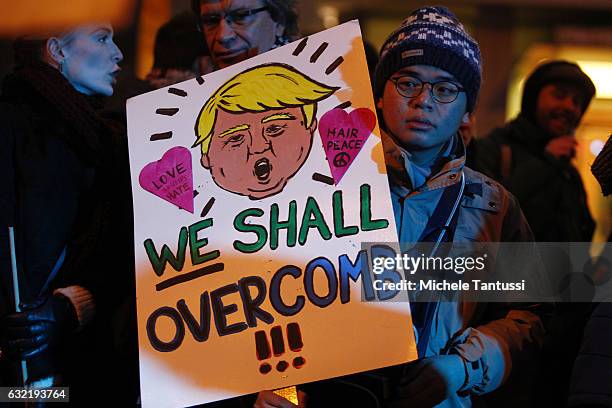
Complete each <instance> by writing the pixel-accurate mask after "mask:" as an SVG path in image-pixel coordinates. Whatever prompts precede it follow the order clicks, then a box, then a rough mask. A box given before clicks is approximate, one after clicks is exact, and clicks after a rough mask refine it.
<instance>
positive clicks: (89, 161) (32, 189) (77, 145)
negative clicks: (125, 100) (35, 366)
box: [0, 64, 135, 401]
mask: <svg viewBox="0 0 612 408" xmlns="http://www.w3.org/2000/svg"><path fill="white" fill-rule="evenodd" d="M95 104H96V102H95V101H94V100H93V99H91V98H88V97H85V96H84V95H81V94H79V93H77V92H76V91H75V90H74V89H73V88H72V86H71V85H70V84H69V83H68V82H67V81H66V80H65V79H64V78H63V76H61V75H60V74H59V73H58V72H57V71H56V70H54V69H52V68H50V67H48V66H45V65H43V64H39V65H36V66H34V67H30V68H29V71H27V72H20V73H18V74H16V75H10V76H9V77H7V79H6V80H5V82H4V84H3V91H2V96H1V97H0V144H1V145H2V149H1V151H2V153H1V155H2V156H1V157H0V159H1V161H0V172H1V174H3V175H4V179H5V181H6V182H5V183H4V184H3V187H2V189H0V194H1V196H0V203H1V205H2V206H3V208H2V234H1V235H0V246H1V248H2V249H1V250H0V254H2V255H0V268H1V269H0V270H1V279H2V290H1V291H0V315H4V314H7V313H11V312H13V311H14V304H13V296H12V289H11V276H10V267H9V265H10V264H9V260H8V256H7V253H8V251H7V250H5V248H8V242H7V234H6V233H5V232H6V230H7V228H6V225H13V226H14V228H15V240H16V251H17V266H18V273H19V285H20V292H21V298H22V299H21V300H22V302H31V301H33V300H34V299H36V298H37V297H40V296H48V295H50V294H51V293H52V292H53V290H54V289H56V288H61V287H67V286H71V285H79V286H82V287H84V288H86V289H87V290H89V291H90V292H91V293H92V294H93V297H94V302H95V305H96V314H95V317H94V320H93V321H92V322H91V323H90V324H88V325H87V326H85V327H83V328H82V329H81V330H80V331H79V332H77V333H73V334H71V335H69V336H68V337H67V338H66V339H65V341H64V342H63V343H62V344H61V345H60V347H59V348H58V349H57V350H55V351H54V354H55V355H54V357H56V358H57V359H58V360H59V361H61V365H62V367H63V368H62V370H63V373H62V374H63V375H64V377H65V378H66V380H67V381H68V383H69V385H70V386H71V387H73V385H75V384H79V386H77V388H76V389H74V390H73V389H72V388H71V401H73V394H74V396H75V398H76V400H78V394H79V393H80V392H82V395H85V394H86V393H87V392H88V391H85V387H93V386H95V378H97V375H98V374H99V375H102V373H106V374H105V375H107V374H108V372H109V370H111V362H112V361H113V359H114V358H116V356H117V355H119V354H117V353H121V352H125V351H121V350H119V349H118V346H119V344H118V341H117V332H116V330H113V327H112V326H113V324H115V326H116V322H117V321H118V320H121V319H123V318H125V317H126V316H125V315H126V313H125V312H123V316H122V315H118V312H119V311H120V310H125V308H126V307H127V308H128V309H129V308H130V307H131V306H132V305H131V304H130V297H131V296H132V299H131V300H133V293H134V272H133V267H134V262H133V246H132V239H133V238H132V216H131V192H130V187H129V167H128V161H127V160H128V159H127V148H126V141H125V136H124V134H122V132H121V131H120V128H119V127H117V126H114V125H112V124H111V123H107V122H105V121H104V120H103V119H101V118H100V117H98V116H97V114H96V112H95V109H94V106H93V105H95ZM62 252H65V256H64V260H63V262H61V260H60V258H61V254H62ZM54 268H55V269H57V273H56V274H55V276H52V275H53V274H52V270H53V269H54ZM124 329H125V328H124ZM130 330H132V331H135V327H132V328H130ZM134 345H135V344H133V345H132V346H134ZM130 352H131V353H132V356H133V357H135V354H134V353H133V350H131V351H130ZM128 370H129V369H127V368H126V370H124V372H125V371H128ZM117 374H122V373H117Z"/></svg>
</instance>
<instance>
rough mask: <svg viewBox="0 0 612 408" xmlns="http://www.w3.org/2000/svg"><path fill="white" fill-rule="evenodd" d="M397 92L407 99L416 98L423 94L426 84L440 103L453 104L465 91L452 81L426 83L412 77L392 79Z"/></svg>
mask: <svg viewBox="0 0 612 408" xmlns="http://www.w3.org/2000/svg"><path fill="white" fill-rule="evenodd" d="M391 82H393V83H394V84H395V88H396V89H397V92H398V93H399V94H400V95H402V96H403V97H405V98H416V97H417V96H419V95H420V94H421V92H423V87H424V86H425V84H427V85H429V86H430V87H431V90H430V92H431V96H432V97H433V99H434V100H435V101H436V102H438V103H451V102H454V101H455V99H457V96H458V95H459V92H465V89H464V88H462V87H461V86H459V85H457V84H456V83H454V82H450V81H438V82H424V81H421V80H420V79H418V78H414V77H410V76H400V77H395V78H391Z"/></svg>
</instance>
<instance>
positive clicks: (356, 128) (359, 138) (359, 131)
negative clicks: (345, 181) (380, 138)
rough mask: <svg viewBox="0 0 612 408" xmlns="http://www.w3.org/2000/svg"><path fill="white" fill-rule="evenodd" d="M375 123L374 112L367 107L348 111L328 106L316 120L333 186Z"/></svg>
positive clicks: (353, 158)
mask: <svg viewBox="0 0 612 408" xmlns="http://www.w3.org/2000/svg"><path fill="white" fill-rule="evenodd" d="M374 126H376V115H375V114H374V112H372V111H371V110H369V109H368V108H359V109H355V110H353V111H352V112H351V113H346V111H345V110H344V109H332V110H330V111H329V112H327V113H325V115H323V117H322V118H321V122H320V123H319V134H320V135H321V141H322V142H323V149H325V156H326V157H327V162H328V163H329V168H330V170H331V173H332V177H333V178H334V182H335V184H336V185H338V183H340V180H341V179H342V177H343V176H344V174H345V173H346V171H347V170H348V169H349V167H350V166H351V164H352V163H353V161H354V160H355V158H356V157H357V155H358V154H359V152H360V151H361V148H362V147H363V146H364V145H365V143H366V140H368V137H369V136H370V134H371V133H372V130H374Z"/></svg>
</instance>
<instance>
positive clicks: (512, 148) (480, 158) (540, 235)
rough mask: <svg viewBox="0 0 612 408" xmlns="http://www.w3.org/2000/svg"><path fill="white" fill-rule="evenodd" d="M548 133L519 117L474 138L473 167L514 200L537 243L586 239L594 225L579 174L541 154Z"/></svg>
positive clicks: (570, 167)
mask: <svg viewBox="0 0 612 408" xmlns="http://www.w3.org/2000/svg"><path fill="white" fill-rule="evenodd" d="M549 140H550V138H549V136H547V135H546V134H545V132H544V131H543V130H541V129H539V128H538V127H537V126H536V125H534V124H533V123H531V122H530V121H529V120H528V119H527V118H526V117H524V116H523V115H519V117H518V118H516V119H515V120H513V121H511V122H510V123H508V124H507V125H506V126H504V127H501V128H497V129H495V130H494V131H493V132H492V133H491V134H490V135H488V136H487V137H485V138H482V139H477V140H474V141H473V146H471V147H472V149H473V160H474V162H473V163H472V165H473V166H474V168H475V169H476V170H478V171H480V172H482V173H485V174H486V175H488V176H489V177H492V178H494V179H496V180H498V181H500V182H501V183H502V184H503V185H504V187H506V188H507V189H508V190H509V191H510V192H511V193H512V194H514V195H515V196H516V198H517V199H518V201H519V203H520V205H521V208H522V210H523V212H524V213H525V217H526V218H527V221H528V222H529V225H530V226H531V229H532V230H533V233H534V235H535V238H536V240H537V241H540V242H590V241H591V238H592V236H593V232H594V230H595V223H594V221H593V219H592V218H591V214H590V212H589V209H588V206H587V201H586V193H585V191H584V186H583V184H582V179H581V178H580V174H579V173H578V171H577V170H576V168H574V166H573V165H572V164H571V162H570V161H569V160H558V159H556V158H554V157H553V156H551V155H549V154H547V153H545V147H546V144H547V143H548V141H549Z"/></svg>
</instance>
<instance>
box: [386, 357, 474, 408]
mask: <svg viewBox="0 0 612 408" xmlns="http://www.w3.org/2000/svg"><path fill="white" fill-rule="evenodd" d="M408 368H409V369H408V370H407V372H405V373H404V377H403V378H402V379H401V381H400V384H399V387H398V395H397V398H395V399H394V400H392V401H389V403H388V404H386V405H385V406H386V408H403V407H410V408H421V407H423V408H425V407H433V406H435V405H437V404H439V403H441V402H442V401H444V400H445V399H447V398H448V397H450V396H451V395H452V394H455V393H456V392H457V391H459V389H460V388H461V387H462V386H463V384H464V383H465V380H466V373H465V363H464V362H463V359H462V358H461V357H460V356H458V355H442V356H432V357H427V358H423V359H421V360H418V361H416V362H414V363H412V364H410V365H409V366H408Z"/></svg>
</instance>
